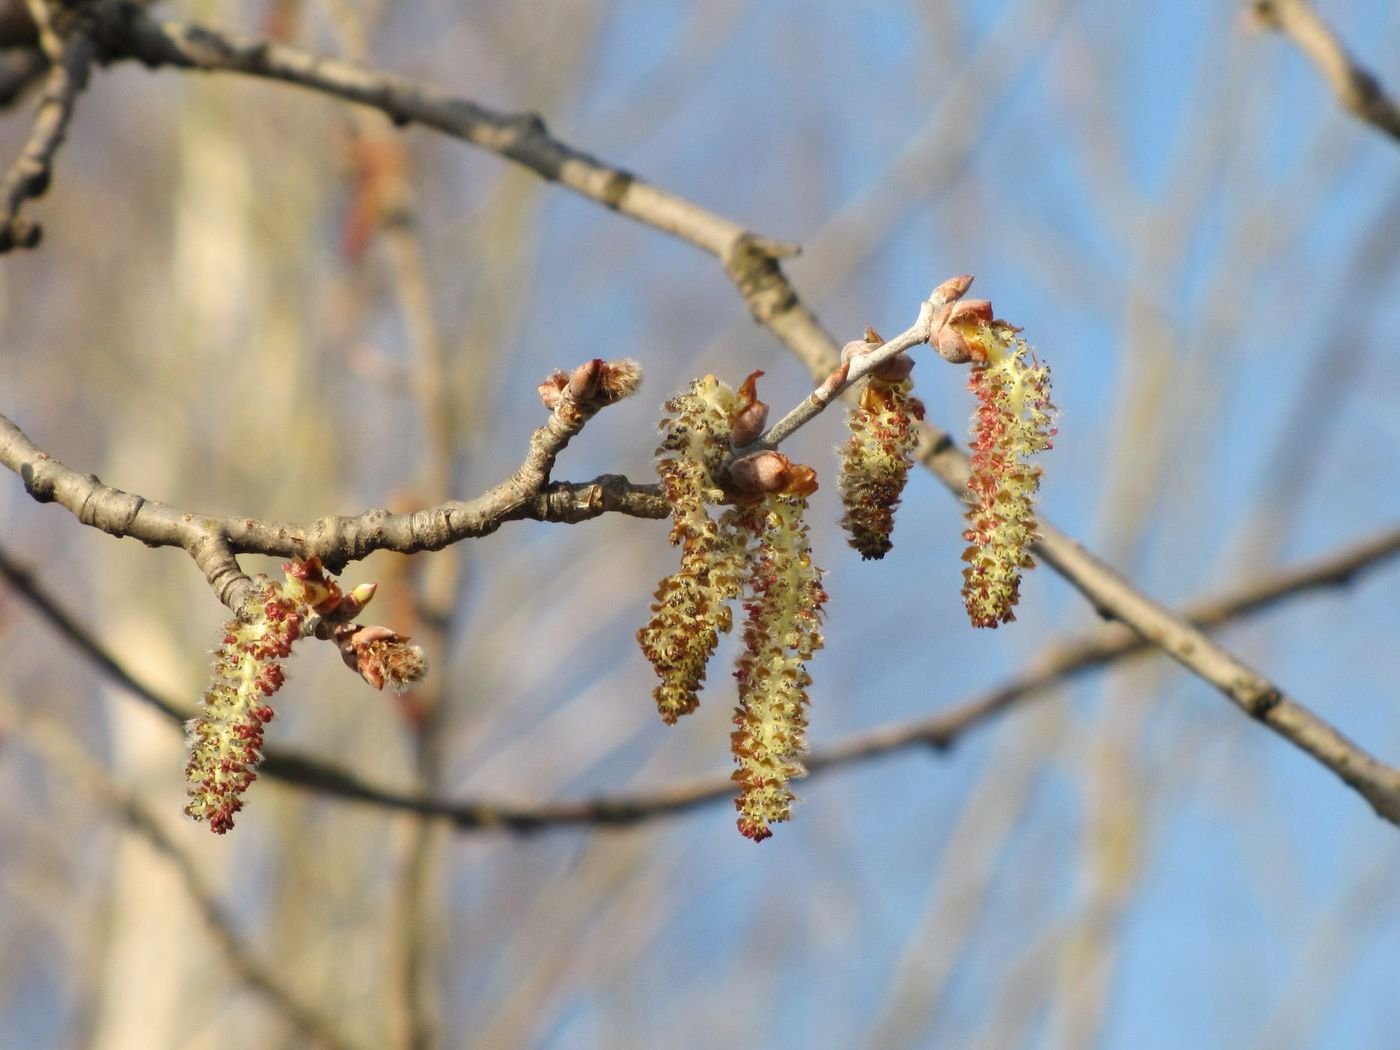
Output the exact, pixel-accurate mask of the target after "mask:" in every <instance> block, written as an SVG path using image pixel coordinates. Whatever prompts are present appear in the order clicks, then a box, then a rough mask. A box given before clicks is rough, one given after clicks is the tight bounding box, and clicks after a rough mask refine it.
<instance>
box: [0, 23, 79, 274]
mask: <svg viewBox="0 0 1400 1050" xmlns="http://www.w3.org/2000/svg"><path fill="white" fill-rule="evenodd" d="M94 51H95V49H94V46H93V40H92V33H91V30H90V28H89V26H88V25H87V24H86V22H80V23H79V24H78V25H77V26H75V27H74V28H73V29H72V31H71V32H70V33H68V35H67V36H66V37H64V38H63V42H62V44H61V50H59V52H58V54H57V55H54V56H53V58H54V62H53V65H51V66H50V67H49V72H48V76H47V77H46V78H45V80H44V93H43V95H42V96H41V97H40V99H39V108H38V110H37V112H36V113H35V115H34V126H33V128H32V129H31V130H30V132H29V138H28V140H27V141H26V142H25V144H24V148H23V149H22V150H21V151H20V155H19V157H18V158H16V160H15V162H14V163H13V164H12V165H10V169H9V171H7V172H6V173H5V176H4V178H3V179H0V254H3V253H4V252H8V251H11V250H12V249H14V248H33V247H34V246H36V245H37V244H38V243H39V241H40V239H41V238H42V237H43V228H42V227H41V226H40V225H39V224H38V223H37V222H35V221H34V220H32V219H28V218H25V217H24V216H22V215H21V214H20V210H21V209H22V208H23V207H24V204H25V202H26V201H30V200H35V199H37V198H39V197H42V196H43V195H44V194H45V193H46V192H47V191H48V188H49V183H50V181H51V180H52V178H53V164H54V158H55V157H56V156H57V154H58V149H59V147H60V146H62V145H63V138H64V136H65V135H66V134H67V132H68V122H69V120H70V119H71V118H72V116H73V107H74V106H75V105H76V104H77V101H78V95H79V94H80V93H81V92H82V90H83V88H85V87H87V82H88V73H89V71H90V69H91V67H92V61H93V58H94ZM22 72H23V71H21V74H22Z"/></svg>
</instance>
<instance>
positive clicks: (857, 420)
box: [837, 375, 924, 559]
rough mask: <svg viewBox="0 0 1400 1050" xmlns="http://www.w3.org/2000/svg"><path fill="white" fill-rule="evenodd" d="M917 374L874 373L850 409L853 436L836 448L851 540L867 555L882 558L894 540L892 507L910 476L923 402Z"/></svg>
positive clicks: (848, 420) (844, 519)
mask: <svg viewBox="0 0 1400 1050" xmlns="http://www.w3.org/2000/svg"><path fill="white" fill-rule="evenodd" d="M913 386H914V383H913V380H912V379H910V378H908V377H907V376H905V377H904V378H902V379H899V380H896V381H893V382H891V381H889V380H885V379H882V378H880V377H879V376H878V375H872V376H871V377H870V378H869V379H867V380H866V385H865V387H864V389H862V390H861V394H860V404H859V405H857V406H856V407H854V408H852V409H851V410H850V411H849V412H848V413H847V414H846V427H847V429H848V430H849V431H850V434H851V436H850V437H849V438H848V439H847V441H846V443H845V444H844V445H841V446H840V447H839V448H838V449H837V456H838V458H839V460H840V464H841V473H840V475H839V478H838V484H839V485H840V489H841V504H842V506H843V507H844V508H845V514H844V515H843V516H842V518H841V527H842V528H844V529H845V530H846V538H847V542H848V543H850V545H851V546H852V547H854V548H855V549H856V550H857V551H859V552H860V556H861V557H862V558H865V559H873V558H883V557H884V556H885V555H886V554H887V553H889V551H890V549H891V548H892V547H893V546H894V542H893V539H892V534H893V532H894V512H895V509H896V508H897V507H898V506H899V500H900V497H901V496H902V495H903V494H904V486H905V483H906V482H907V481H908V480H909V469H910V467H911V466H913V463H914V449H915V447H916V446H917V445H918V442H919V435H918V432H917V431H916V430H915V423H916V422H917V421H918V420H921V419H923V418H924V406H923V402H921V401H920V400H919V399H918V398H917V397H915V396H914V395H913V393H912V391H913Z"/></svg>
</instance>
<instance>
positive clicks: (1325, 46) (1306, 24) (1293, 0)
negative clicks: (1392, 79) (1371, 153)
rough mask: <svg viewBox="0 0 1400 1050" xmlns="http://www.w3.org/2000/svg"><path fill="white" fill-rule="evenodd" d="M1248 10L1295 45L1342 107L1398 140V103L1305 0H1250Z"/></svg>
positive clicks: (1399, 107) (1399, 117)
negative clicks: (1348, 50) (1319, 74)
mask: <svg viewBox="0 0 1400 1050" xmlns="http://www.w3.org/2000/svg"><path fill="white" fill-rule="evenodd" d="M1249 11H1250V15H1251V16H1252V17H1253V19H1254V20H1255V21H1256V22H1257V23H1258V24H1259V25H1261V26H1265V27H1267V28H1269V29H1273V30H1276V31H1278V32H1280V33H1282V34H1283V35H1284V36H1286V37H1288V38H1289V39H1290V40H1292V41H1293V43H1295V44H1296V45H1298V49H1299V50H1300V51H1302V52H1303V54H1304V55H1305V56H1307V59H1308V61H1310V62H1311V63H1312V64H1313V65H1314V66H1316V67H1317V69H1318V72H1320V73H1321V74H1322V76H1323V77H1324V79H1326V81H1327V83H1328V85H1329V86H1330V87H1331V88H1332V92H1333V94H1335V95H1336V96H1337V101H1338V102H1340V103H1341V104H1342V105H1343V106H1344V107H1345V108H1346V109H1348V110H1350V111H1351V112H1352V113H1354V114H1355V115H1356V116H1358V117H1360V118H1361V119H1362V120H1364V121H1365V122H1366V123H1368V124H1370V125H1372V126H1374V127H1375V128H1377V129H1378V130H1380V131H1383V132H1384V133H1385V134H1387V135H1389V136H1390V137H1391V138H1393V139H1396V140H1400V106H1396V104H1395V102H1394V101H1393V100H1392V99H1391V97H1390V96H1389V95H1387V94H1386V91H1385V89H1384V88H1383V87H1382V86H1381V82H1380V81H1379V80H1378V79H1376V77H1375V76H1374V75H1373V74H1372V73H1371V72H1370V71H1369V70H1366V69H1363V68H1362V67H1361V66H1360V65H1359V64H1358V63H1357V62H1356V60H1355V59H1354V58H1352V56H1351V55H1350V54H1349V53H1348V52H1347V49H1346V47H1345V45H1343V44H1342V42H1341V41H1340V40H1339V39H1338V38H1337V34H1336V33H1334V32H1333V31H1332V30H1331V28H1330V27H1329V26H1328V25H1327V23H1326V22H1324V21H1323V20H1322V18H1321V17H1320V16H1319V15H1318V13H1317V12H1316V11H1314V10H1313V9H1312V5H1311V4H1309V3H1307V2H1306V0H1254V2H1253V3H1251V4H1250V5H1249Z"/></svg>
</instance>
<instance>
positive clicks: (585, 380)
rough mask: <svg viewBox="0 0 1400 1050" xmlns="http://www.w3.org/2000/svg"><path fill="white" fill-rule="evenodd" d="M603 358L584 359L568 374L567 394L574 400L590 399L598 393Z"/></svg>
mask: <svg viewBox="0 0 1400 1050" xmlns="http://www.w3.org/2000/svg"><path fill="white" fill-rule="evenodd" d="M602 374H603V359H602V358H601V357H595V358H594V359H593V360H592V361H585V362H584V363H583V364H581V365H579V366H578V367H577V368H575V369H574V370H573V373H572V374H571V375H570V376H569V395H570V396H571V397H573V398H574V400H575V401H590V400H592V399H593V396H594V395H595V394H597V393H598V384H599V381H600V380H601V379H602Z"/></svg>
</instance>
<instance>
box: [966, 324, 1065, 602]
mask: <svg viewBox="0 0 1400 1050" xmlns="http://www.w3.org/2000/svg"><path fill="white" fill-rule="evenodd" d="M957 327H958V329H959V330H958V332H957V334H958V335H959V336H961V337H962V338H963V339H964V340H966V343H967V345H968V346H969V347H970V349H971V359H972V374H971V376H970V377H969V379H968V389H969V390H970V391H971V392H972V393H973V395H974V396H975V397H976V398H977V407H976V409H975V410H974V412H973V417H972V462H971V475H970V477H969V478H968V483H967V489H968V502H969V503H970V504H971V506H970V507H969V509H968V511H967V515H966V518H967V529H966V530H965V531H964V532H963V538H964V539H965V540H967V541H968V542H969V543H970V544H971V546H969V547H968V548H967V550H966V551H964V552H963V560H964V561H965V562H967V567H966V568H965V569H964V570H963V592H962V593H963V603H964V604H965V605H966V606H967V612H968V616H969V618H970V619H971V620H972V623H973V625H974V626H976V627H996V626H998V625H999V624H1003V623H1010V622H1011V621H1013V620H1014V619H1015V618H1016V616H1015V613H1014V612H1013V611H1012V610H1013V608H1014V607H1015V605H1016V603H1017V601H1018V599H1019V598H1020V586H1021V571H1022V570H1023V569H1029V568H1031V567H1032V566H1034V565H1035V561H1034V559H1033V558H1032V557H1031V554H1030V546H1031V544H1032V543H1034V542H1035V540H1036V539H1037V531H1036V529H1037V525H1036V519H1035V506H1034V499H1035V494H1036V491H1037V490H1038V489H1039V487H1040V476H1041V471H1040V468H1039V467H1038V466H1031V465H1029V464H1027V463H1026V458H1027V457H1028V456H1033V455H1035V454H1037V453H1039V452H1044V451H1045V450H1046V449H1048V448H1050V445H1051V440H1052V438H1053V437H1054V435H1055V428H1054V413H1055V406H1054V405H1053V404H1051V403H1050V369H1049V368H1048V367H1047V366H1045V365H1042V364H1040V363H1039V362H1038V361H1036V359H1035V357H1034V356H1033V355H1032V353H1031V351H1030V348H1029V347H1028V346H1027V345H1026V342H1025V340H1024V339H1022V338H1020V336H1019V335H1018V334H1017V333H1018V331H1019V330H1018V329H1017V328H1015V327H1013V326H1012V325H1009V324H1007V323H1006V322H1004V321H991V322H988V321H985V320H978V321H975V322H968V323H966V324H964V325H958V326H957Z"/></svg>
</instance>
